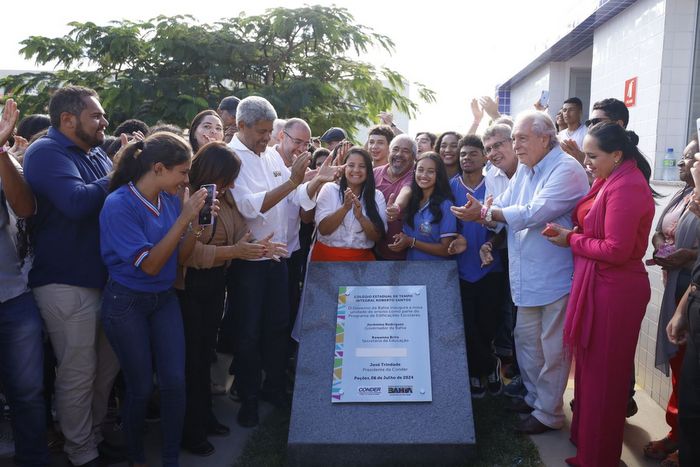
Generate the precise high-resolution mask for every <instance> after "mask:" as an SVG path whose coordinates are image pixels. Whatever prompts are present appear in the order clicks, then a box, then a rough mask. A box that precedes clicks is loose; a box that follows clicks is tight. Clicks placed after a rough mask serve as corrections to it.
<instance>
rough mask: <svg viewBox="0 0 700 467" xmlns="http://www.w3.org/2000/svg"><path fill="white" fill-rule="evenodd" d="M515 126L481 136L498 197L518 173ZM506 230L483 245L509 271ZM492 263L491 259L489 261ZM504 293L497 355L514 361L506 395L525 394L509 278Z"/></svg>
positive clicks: (489, 192)
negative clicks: (515, 334) (514, 339)
mask: <svg viewBox="0 0 700 467" xmlns="http://www.w3.org/2000/svg"><path fill="white" fill-rule="evenodd" d="M511 132H512V129H511V127H510V126H508V125H506V124H504V123H495V124H493V125H491V126H490V127H488V128H487V129H486V131H485V132H484V135H483V136H482V137H481V138H482V140H483V142H484V154H486V157H487V158H488V160H489V161H490V162H491V167H490V168H489V169H488V171H487V172H486V176H485V184H486V197H488V196H493V197H494V198H496V197H497V196H499V195H500V194H501V193H503V192H504V191H506V188H508V183H509V182H510V179H511V178H513V175H515V171H516V170H517V169H518V157H517V156H516V155H515V151H514V150H513V138H512V137H511ZM505 243H506V242H505V230H501V232H499V233H498V234H493V233H492V234H491V235H490V236H489V238H488V241H487V242H486V243H485V244H484V245H482V246H481V250H482V251H483V255H484V257H485V258H488V259H490V260H491V262H492V261H493V260H494V256H496V258H498V256H497V255H496V253H499V254H500V256H501V258H500V260H501V263H503V268H504V270H505V271H506V275H507V274H508V249H507V248H506V245H505ZM489 264H490V263H489ZM503 295H504V297H505V300H504V301H503V306H502V311H503V313H502V316H503V319H502V320H501V326H500V328H499V329H498V331H497V332H496V335H495V339H494V347H495V350H496V355H497V356H498V357H499V358H500V359H501V360H502V361H503V362H504V363H509V362H512V365H511V366H509V367H508V370H507V371H508V372H509V374H510V375H512V376H511V382H510V383H509V384H508V386H506V388H505V395H506V396H509V397H524V396H525V393H526V392H527V391H526V390H525V386H524V385H523V384H522V381H521V379H520V370H519V368H518V364H517V360H516V358H515V351H514V348H515V344H514V342H513V323H514V322H515V305H513V299H512V298H511V296H510V285H509V284H508V283H507V281H504V284H503Z"/></svg>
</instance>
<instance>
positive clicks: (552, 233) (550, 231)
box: [542, 224, 559, 237]
mask: <svg viewBox="0 0 700 467" xmlns="http://www.w3.org/2000/svg"><path fill="white" fill-rule="evenodd" d="M542 235H544V236H545V237H556V236H557V235H559V232H558V231H557V230H556V229H555V228H554V227H552V226H551V225H550V224H547V226H546V227H545V228H544V230H543V231H542Z"/></svg>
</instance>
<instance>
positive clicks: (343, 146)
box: [329, 140, 352, 166]
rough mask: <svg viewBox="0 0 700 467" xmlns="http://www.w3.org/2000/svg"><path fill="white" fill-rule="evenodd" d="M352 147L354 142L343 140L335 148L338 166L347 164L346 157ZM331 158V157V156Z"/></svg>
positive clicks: (335, 159)
mask: <svg viewBox="0 0 700 467" xmlns="http://www.w3.org/2000/svg"><path fill="white" fill-rule="evenodd" d="M351 147H352V143H351V142H350V141H345V140H343V141H341V142H340V143H338V146H336V148H335V149H334V151H335V158H334V162H335V165H336V166H344V164H345V159H346V158H347V157H348V151H349V150H350V148H351ZM329 159H330V158H329Z"/></svg>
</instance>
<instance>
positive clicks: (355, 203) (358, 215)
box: [351, 192, 364, 221]
mask: <svg viewBox="0 0 700 467" xmlns="http://www.w3.org/2000/svg"><path fill="white" fill-rule="evenodd" d="M351 195H352V213H353V214H354V215H355V219H357V220H358V221H359V220H361V219H362V217H364V214H362V203H360V199H359V198H358V197H357V196H355V194H354V193H352V192H351Z"/></svg>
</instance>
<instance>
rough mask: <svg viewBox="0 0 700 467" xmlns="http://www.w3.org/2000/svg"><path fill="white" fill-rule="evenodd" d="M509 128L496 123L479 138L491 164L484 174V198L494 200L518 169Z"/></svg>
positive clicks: (506, 186)
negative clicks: (492, 198)
mask: <svg viewBox="0 0 700 467" xmlns="http://www.w3.org/2000/svg"><path fill="white" fill-rule="evenodd" d="M510 133H511V127H509V126H508V125H505V124H503V123H496V124H494V125H491V126H490V127H488V128H487V129H486V131H485V132H484V135H483V136H482V137H481V139H482V141H483V142H484V154H486V157H488V159H489V161H490V162H491V168H489V170H488V171H487V172H486V197H488V196H489V195H492V196H493V197H494V198H495V197H497V196H498V195H500V194H501V193H503V192H504V191H506V188H508V182H509V181H510V179H511V178H513V175H515V171H516V170H517V168H518V158H517V156H516V155H515V151H514V150H513V138H512V137H511V134H510Z"/></svg>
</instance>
